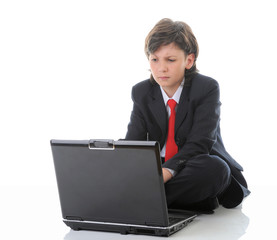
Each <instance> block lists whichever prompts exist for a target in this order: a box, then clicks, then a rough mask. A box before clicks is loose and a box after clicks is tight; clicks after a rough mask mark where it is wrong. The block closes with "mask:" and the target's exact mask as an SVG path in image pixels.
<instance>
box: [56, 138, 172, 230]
mask: <svg viewBox="0 0 277 240" xmlns="http://www.w3.org/2000/svg"><path fill="white" fill-rule="evenodd" d="M51 147H52V153H53V158H54V165H55V171H56V177H57V183H58V190H59V196H60V203H61V208H62V215H63V218H64V219H65V220H80V221H97V222H110V223H123V224H137V225H151V226H168V211H167V205H166V197H165V190H164V183H163V177H162V169H161V159H160V148H159V144H158V143H157V142H153V141H112V140H76V141H68V140H51Z"/></svg>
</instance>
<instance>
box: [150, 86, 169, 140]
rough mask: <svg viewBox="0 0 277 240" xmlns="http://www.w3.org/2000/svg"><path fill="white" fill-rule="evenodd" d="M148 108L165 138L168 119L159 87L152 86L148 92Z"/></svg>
mask: <svg viewBox="0 0 277 240" xmlns="http://www.w3.org/2000/svg"><path fill="white" fill-rule="evenodd" d="M148 106H149V109H150V111H151V112H152V114H153V116H154V118H155V120H156V122H157V123H158V125H159V127H160V128H161V130H162V133H163V136H166V132H167V118H168V117H167V113H166V108H165V104H164V100H163V96H162V93H161V90H160V87H159V85H156V84H155V85H154V86H153V89H152V92H150V100H149V104H148Z"/></svg>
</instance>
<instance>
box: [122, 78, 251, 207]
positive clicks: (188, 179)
mask: <svg viewBox="0 0 277 240" xmlns="http://www.w3.org/2000/svg"><path fill="white" fill-rule="evenodd" d="M132 99H133V103H134V105H133V111H132V114H131V119H130V123H129V125H128V132H127V135H126V139H129V140H146V139H147V138H148V139H149V140H154V141H158V142H159V143H160V146H161V148H163V146H164V144H165V142H166V137H167V128H168V116H167V112H166V107H165V104H164V101H163V97H162V93H161V90H160V86H159V85H158V84H156V83H155V82H151V81H150V80H145V81H142V82H140V83H138V84H137V85H135V86H134V87H133V89H132ZM220 105H221V103H220V100H219V86H218V83H217V82H216V81H215V80H214V79H212V78H209V77H206V76H203V75H201V74H195V75H194V76H193V77H192V79H190V81H186V82H185V84H184V87H183V91H182V94H181V97H180V101H179V104H178V108H177V112H176V121H175V142H176V144H177V146H178V153H177V154H176V155H175V156H174V157H172V158H171V159H169V160H168V161H166V162H165V163H163V167H165V168H169V169H173V170H175V171H176V172H177V175H176V176H175V177H173V178H172V179H171V180H170V181H168V182H167V183H166V184H165V189H166V196H167V201H168V205H169V206H171V205H175V206H178V207H182V206H186V205H190V204H192V203H194V202H201V201H202V200H205V199H207V198H215V197H217V198H218V199H219V201H220V203H222V205H223V206H225V207H229V208H231V207H235V206H237V205H238V204H240V203H241V201H242V200H243V198H244V197H245V196H247V195H248V194H249V193H250V192H249V191H248V190H247V184H246V181H245V179H244V177H243V175H242V174H241V171H242V170H243V169H242V167H241V166H240V165H239V164H238V163H237V162H236V161H235V160H234V159H233V158H232V157H231V156H230V155H229V154H228V153H227V151H226V150H225V148H224V145H223V142H222V138H221V135H220V125H219V121H220Z"/></svg>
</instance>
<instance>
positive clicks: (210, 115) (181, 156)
mask: <svg viewBox="0 0 277 240" xmlns="http://www.w3.org/2000/svg"><path fill="white" fill-rule="evenodd" d="M208 82H209V83H208V84H207V86H205V87H201V88H199V89H196V90H195V91H198V92H200V94H199V95H198V96H199V97H197V98H196V99H191V101H193V102H191V103H190V104H191V106H193V107H192V108H191V109H194V113H193V123H192V126H191V129H190V131H189V133H188V134H187V136H186V140H185V143H184V145H183V146H182V147H181V148H179V151H178V153H177V154H176V155H175V156H174V157H172V158H171V159H169V160H168V161H166V162H165V163H164V165H163V167H166V168H170V169H173V170H175V171H177V172H178V171H180V170H181V169H183V168H184V167H185V165H186V162H187V161H188V160H189V159H192V158H193V157H195V156H197V155H200V154H209V153H210V151H211V149H212V147H213V145H214V143H215V142H216V137H217V129H218V126H219V119H220V105H221V103H220V100H219V86H218V83H217V82H216V81H215V80H211V81H208ZM191 111H192V110H191Z"/></svg>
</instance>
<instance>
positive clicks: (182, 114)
mask: <svg viewBox="0 0 277 240" xmlns="http://www.w3.org/2000/svg"><path fill="white" fill-rule="evenodd" d="M189 90H190V87H189V86H184V88H183V91H182V94H181V97H180V101H179V104H178V109H177V112H176V120H175V133H176V132H177V131H178V128H179V127H180V126H181V124H182V122H183V121H184V120H185V118H186V116H187V112H188V106H189Z"/></svg>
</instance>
